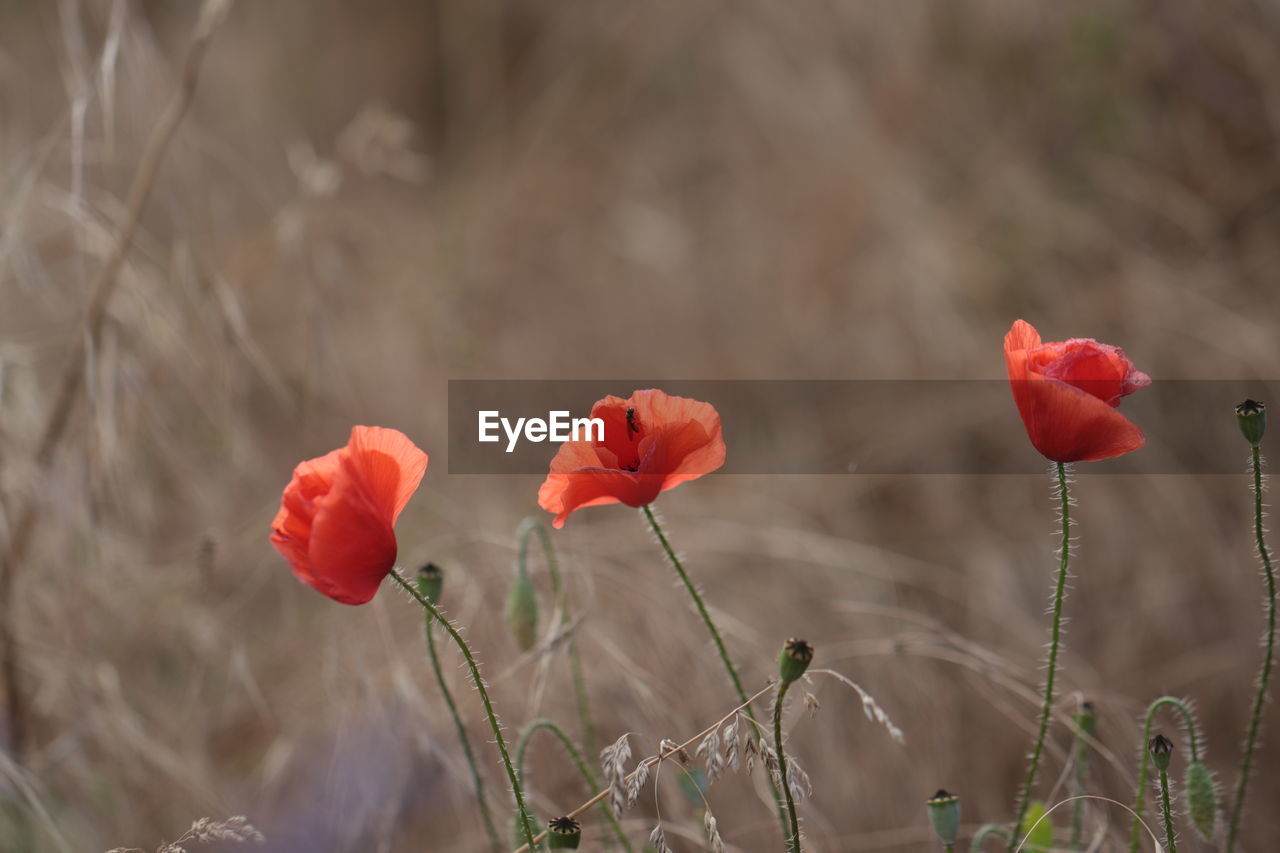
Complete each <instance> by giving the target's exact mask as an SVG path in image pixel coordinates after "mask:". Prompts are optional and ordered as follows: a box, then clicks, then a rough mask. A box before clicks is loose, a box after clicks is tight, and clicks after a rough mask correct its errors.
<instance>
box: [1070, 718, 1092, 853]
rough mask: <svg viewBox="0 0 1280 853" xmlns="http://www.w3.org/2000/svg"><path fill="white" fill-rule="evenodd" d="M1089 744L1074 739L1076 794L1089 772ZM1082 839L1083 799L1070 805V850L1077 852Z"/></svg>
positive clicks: (1079, 739) (1082, 739) (1079, 792)
mask: <svg viewBox="0 0 1280 853" xmlns="http://www.w3.org/2000/svg"><path fill="white" fill-rule="evenodd" d="M1088 762H1089V744H1088V743H1086V742H1085V739H1084V738H1083V737H1080V736H1077V737H1076V794H1083V793H1084V788H1085V780H1086V777H1087V776H1088V772H1089V764H1088ZM1083 837H1084V799H1083V798H1082V799H1078V800H1076V801H1075V802H1074V803H1072V804H1071V849H1072V850H1074V851H1077V853H1078V852H1079V850H1080V849H1081V845H1082V839H1083Z"/></svg>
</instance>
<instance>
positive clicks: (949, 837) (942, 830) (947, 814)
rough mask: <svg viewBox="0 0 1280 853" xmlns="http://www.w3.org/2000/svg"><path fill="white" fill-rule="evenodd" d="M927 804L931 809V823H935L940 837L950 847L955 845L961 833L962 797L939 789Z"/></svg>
mask: <svg viewBox="0 0 1280 853" xmlns="http://www.w3.org/2000/svg"><path fill="white" fill-rule="evenodd" d="M925 806H927V807H928V809H929V823H931V824H933V831H934V832H936V833H938V838H940V839H941V840H942V843H943V844H945V845H947V846H948V847H950V846H952V845H954V844H955V843H956V836H957V835H959V834H960V798H959V797H957V796H956V795H955V794H948V793H947V792H946V791H944V790H942V789H939V790H938V793H936V794H934V795H933V796H932V797H930V798H929V799H928V800H926V801H925Z"/></svg>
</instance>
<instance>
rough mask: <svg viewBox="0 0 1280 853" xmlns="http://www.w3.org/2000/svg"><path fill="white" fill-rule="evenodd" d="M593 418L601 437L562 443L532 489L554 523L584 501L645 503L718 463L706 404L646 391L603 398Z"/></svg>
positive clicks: (716, 437) (720, 447) (720, 455)
mask: <svg viewBox="0 0 1280 853" xmlns="http://www.w3.org/2000/svg"><path fill="white" fill-rule="evenodd" d="M591 417H593V418H600V419H601V420H602V421H603V422H604V436H603V439H604V440H603V441H567V442H565V443H564V444H563V445H562V446H561V447H560V450H559V452H557V453H556V455H555V458H554V459H552V460H551V473H550V474H549V475H548V476H547V479H546V481H545V482H544V483H543V484H542V488H540V489H538V505H539V506H541V507H542V508H543V509H545V510H546V511H547V512H554V513H555V514H556V517H555V520H554V521H553V522H552V524H553V525H554V526H555V527H564V522H565V519H567V518H568V517H569V513H571V512H573V511H574V510H575V509H580V508H582V507H584V506H599V505H601V504H612V503H623V504H626V505H627V506H637V507H638V506H644V505H645V504H649V503H652V502H653V500H654V498H656V497H657V496H658V494H659V493H661V492H664V491H666V490H667V489H671V488H675V487H676V486H678V485H680V484H681V483H683V482H686V481H688V480H696V479H698V478H699V477H701V476H702V475H703V474H710V473H711V472H712V471H714V470H716V469H717V468H719V467H720V466H721V465H723V464H724V438H723V437H722V436H721V434H720V415H719V413H717V412H716V410H715V407H714V406H712V405H711V404H710V403H701V402H699V401H697V400H690V399H688V398H686V397H672V396H669V395H667V394H664V393H663V392H661V391H657V390H654V389H649V390H647V391H636V392H635V393H634V394H632V395H631V396H630V397H629V398H628V399H625V400H624V399H622V398H621V397H605V398H604V399H603V400H600V401H599V402H597V403H596V404H595V405H594V406H592V407H591ZM594 437H595V436H593V438H594Z"/></svg>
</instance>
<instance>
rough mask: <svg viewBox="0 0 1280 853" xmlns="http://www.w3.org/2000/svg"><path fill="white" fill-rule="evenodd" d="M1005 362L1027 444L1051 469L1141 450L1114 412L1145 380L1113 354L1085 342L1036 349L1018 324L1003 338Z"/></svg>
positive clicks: (1137, 433)
mask: <svg viewBox="0 0 1280 853" xmlns="http://www.w3.org/2000/svg"><path fill="white" fill-rule="evenodd" d="M1004 360H1005V364H1006V366H1007V367H1008V369H1009V384H1010V386H1012V388H1013V401H1014V402H1015V403H1016V404H1017V406H1018V413H1019V414H1020V415H1022V423H1023V424H1024V425H1025V426H1026V428H1027V436H1028V437H1029V438H1030V439H1031V443H1032V444H1033V445H1035V448H1036V450H1039V451H1040V452H1041V453H1043V454H1044V455H1045V456H1047V457H1048V458H1049V459H1052V460H1053V461H1054V462H1093V461H1096V460H1098V459H1110V458H1111V457H1113V456H1120V455H1121V454H1123V453H1128V452H1129V451H1131V450H1137V449H1138V448H1139V447H1141V446H1142V445H1143V444H1145V443H1146V439H1145V438H1144V437H1143V435H1142V430H1140V429H1138V428H1137V427H1136V426H1134V424H1133V423H1131V422H1130V421H1129V419H1128V418H1126V417H1125V416H1124V415H1122V414H1120V413H1119V412H1117V411H1116V409H1115V407H1116V406H1118V405H1120V398H1121V397H1124V396H1126V395H1128V394H1132V393H1133V392H1134V391H1137V390H1138V389H1139V388H1145V387H1146V386H1148V385H1150V384H1151V377H1149V376H1147V374H1145V373H1143V372H1142V371H1140V370H1138V369H1136V368H1135V367H1134V366H1133V362H1131V361H1129V359H1128V357H1127V356H1125V354H1124V350H1122V349H1120V348H1119V347H1113V346H1108V345H1107V344H1100V343H1098V342H1097V341H1095V340H1091V339H1089V338H1072V339H1071V340H1069V341H1066V342H1064V343H1048V344H1045V343H1041V342H1040V333H1039V332H1037V331H1036V330H1035V327H1034V326H1032V325H1031V324H1030V323H1028V322H1026V321H1025V320H1018V321H1017V322H1015V323H1014V324H1013V328H1011V329H1010V330H1009V334H1007V335H1005V336H1004Z"/></svg>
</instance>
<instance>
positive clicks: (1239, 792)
mask: <svg viewBox="0 0 1280 853" xmlns="http://www.w3.org/2000/svg"><path fill="white" fill-rule="evenodd" d="M1253 533H1254V537H1255V538H1256V539H1257V546H1258V556H1259V557H1261V558H1262V570H1263V573H1264V574H1265V575H1266V579H1267V636H1266V639H1265V641H1264V649H1265V651H1264V652H1263V655H1262V668H1261V669H1260V670H1259V671H1258V692H1257V695H1255V696H1254V699H1253V715H1252V717H1250V719H1249V733H1248V735H1246V737H1245V741H1244V757H1243V758H1242V759H1241V761H1240V778H1239V779H1238V780H1237V781H1236V801H1235V805H1234V806H1233V807H1232V809H1231V825H1230V827H1229V828H1228V830H1227V853H1232V851H1233V849H1234V848H1235V845H1236V835H1237V834H1238V833H1239V831H1240V817H1241V815H1243V814H1244V797H1245V793H1246V791H1247V790H1248V787H1249V770H1250V767H1251V765H1252V764H1253V750H1254V747H1255V746H1257V743H1258V730H1259V729H1260V728H1261V727H1262V708H1263V705H1264V704H1265V703H1266V701H1267V682H1268V681H1269V680H1270V679H1271V664H1272V662H1273V661H1274V660H1275V648H1276V575H1275V571H1274V569H1272V567H1271V552H1270V551H1269V550H1267V542H1266V539H1265V538H1264V537H1263V533H1264V528H1263V526H1262V451H1261V450H1260V449H1259V448H1258V445H1256V444H1255V445H1253Z"/></svg>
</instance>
